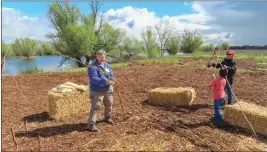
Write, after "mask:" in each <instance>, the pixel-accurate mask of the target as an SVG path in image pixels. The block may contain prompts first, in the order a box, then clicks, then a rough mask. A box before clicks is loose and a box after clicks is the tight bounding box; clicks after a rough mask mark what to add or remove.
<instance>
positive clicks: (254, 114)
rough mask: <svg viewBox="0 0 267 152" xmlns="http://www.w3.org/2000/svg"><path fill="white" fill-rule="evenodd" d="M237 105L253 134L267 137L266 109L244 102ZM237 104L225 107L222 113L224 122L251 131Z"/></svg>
mask: <svg viewBox="0 0 267 152" xmlns="http://www.w3.org/2000/svg"><path fill="white" fill-rule="evenodd" d="M239 104H240V106H241V108H242V110H243V112H244V114H245V115H246V117H247V119H248V121H249V122H250V123H251V125H252V127H253V128H254V130H255V132H258V133H260V134H263V135H267V108H266V107H262V106H259V105H256V104H252V103H248V102H244V101H240V102H239ZM239 104H238V103H235V104H233V105H227V106H226V107H225V109H224V112H223V117H224V120H225V122H228V123H229V124H231V125H236V126H239V127H242V128H247V129H249V130H251V128H250V126H249V124H248V122H247V121H246V119H245V117H244V115H243V114H242V111H241V108H240V106H239Z"/></svg>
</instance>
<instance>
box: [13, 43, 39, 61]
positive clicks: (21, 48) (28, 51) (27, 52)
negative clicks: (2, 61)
mask: <svg viewBox="0 0 267 152" xmlns="http://www.w3.org/2000/svg"><path fill="white" fill-rule="evenodd" d="M37 49H38V43H37V41H36V40H33V39H30V38H25V39H22V38H20V39H16V40H15V41H14V42H13V43H12V50H13V52H14V54H15V55H16V56H24V57H26V58H28V59H29V58H30V57H32V56H35V55H36V52H37Z"/></svg>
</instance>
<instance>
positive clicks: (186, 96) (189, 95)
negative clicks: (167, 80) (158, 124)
mask: <svg viewBox="0 0 267 152" xmlns="http://www.w3.org/2000/svg"><path fill="white" fill-rule="evenodd" d="M195 98H196V92H195V89H194V88H190V87H187V88H182V87H179V88H156V89H153V90H150V91H149V92H148V102H149V103H150V104H154V105H169V106H178V105H191V104H192V103H193V102H194V101H195Z"/></svg>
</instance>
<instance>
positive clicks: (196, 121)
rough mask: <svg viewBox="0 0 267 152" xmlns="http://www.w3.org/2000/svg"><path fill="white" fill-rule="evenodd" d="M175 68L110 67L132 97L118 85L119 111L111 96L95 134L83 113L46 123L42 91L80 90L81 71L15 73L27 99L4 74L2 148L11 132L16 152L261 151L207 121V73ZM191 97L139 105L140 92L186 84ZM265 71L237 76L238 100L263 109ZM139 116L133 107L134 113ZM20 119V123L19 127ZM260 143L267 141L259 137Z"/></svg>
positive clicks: (8, 145) (10, 145) (143, 96)
mask: <svg viewBox="0 0 267 152" xmlns="http://www.w3.org/2000/svg"><path fill="white" fill-rule="evenodd" d="M213 71H214V70H206V71H205V72H204V73H203V75H202V76H200V73H201V69H197V68H193V67H187V66H181V65H180V64H179V63H176V64H174V63H161V64H158V63H151V64H136V65H130V66H127V67H124V68H120V69H116V70H114V73H115V76H116V77H117V80H118V81H119V82H121V83H123V84H124V87H125V88H127V90H128V91H129V92H130V93H131V94H132V95H133V96H134V97H135V100H136V101H137V102H138V104H137V103H135V102H134V101H129V100H128V99H127V98H129V96H128V95H127V93H126V92H125V91H123V90H121V89H119V88H118V92H119V93H120V95H121V98H122V101H121V102H123V105H124V107H126V109H127V111H132V112H135V114H137V115H138V116H139V117H140V120H137V119H134V120H132V118H130V119H129V116H128V115H127V114H126V113H125V111H123V110H122V108H121V104H120V103H119V98H118V94H115V101H116V103H115V106H114V120H115V122H116V123H115V124H114V125H107V124H105V123H99V124H98V126H99V129H100V130H101V134H99V135H95V134H93V133H89V132H87V131H85V129H86V122H87V119H88V115H87V114H84V115H81V116H78V117H75V118H67V119H65V120H62V121H60V122H56V121H50V120H49V119H48V114H47V113H46V111H48V101H47V100H48V99H47V91H48V90H50V89H51V88H53V87H54V86H56V85H59V84H61V83H64V82H67V81H71V82H74V83H78V84H84V85H88V78H87V73H86V72H79V73H50V74H45V73H44V74H34V75H21V76H16V80H17V82H18V85H19V86H20V87H21V88H22V90H23V93H24V94H25V96H26V98H27V99H28V101H25V100H24V98H23V96H22V95H21V93H20V92H19V91H18V90H17V87H16V84H15V81H14V79H13V78H12V77H5V78H4V79H3V81H4V89H3V92H2V94H3V100H2V140H3V144H2V150H15V145H14V142H13V141H12V134H11V131H10V128H13V129H14V132H15V135H16V140H17V142H18V145H19V150H38V149H39V145H40V144H39V141H38V136H39V137H40V142H41V150H68V151H69V150H127V149H128V150H137V149H138V150H176V151H177V150H248V149H253V150H256V148H262V147H263V146H264V145H263V143H262V142H260V143H256V142H255V140H254V138H251V136H252V134H251V133H248V132H247V131H246V130H243V129H240V128H234V127H231V126H229V127H226V128H224V129H218V128H215V127H214V126H213V125H212V124H211V123H210V122H209V119H210V117H211V116H212V114H213V109H212V106H211V105H212V98H211V96H209V97H208V96H207V91H208V89H207V85H208V83H209V82H210V81H211V80H212V72H213ZM189 86H192V87H194V88H195V89H196V92H197V99H196V101H197V104H198V105H196V106H193V107H179V108H178V107H155V106H150V105H148V104H147V103H146V100H147V92H148V91H149V90H150V89H153V88H155V87H189ZM266 86H267V72H254V73H242V74H241V73H238V74H237V76H236V81H235V84H234V92H235V93H236V96H237V97H238V98H239V99H242V100H246V101H248V102H253V103H256V104H259V105H262V106H267V101H266V99H267V94H266V93H267V92H266V91H267V89H266ZM135 106H137V108H138V109H141V111H140V110H139V111H138V110H136V109H137V108H136V107H135ZM23 120H27V123H26V126H27V127H26V128H27V130H28V132H27V133H26V132H25V130H26V129H25V126H24V125H23ZM265 139H267V138H266V137H265Z"/></svg>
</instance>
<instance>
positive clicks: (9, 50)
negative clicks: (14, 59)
mask: <svg viewBox="0 0 267 152" xmlns="http://www.w3.org/2000/svg"><path fill="white" fill-rule="evenodd" d="M6 53H7V56H6V57H11V56H13V51H12V48H11V45H10V44H7V43H5V42H4V41H2V49H1V57H2V58H3V57H4V56H5V55H6Z"/></svg>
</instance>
